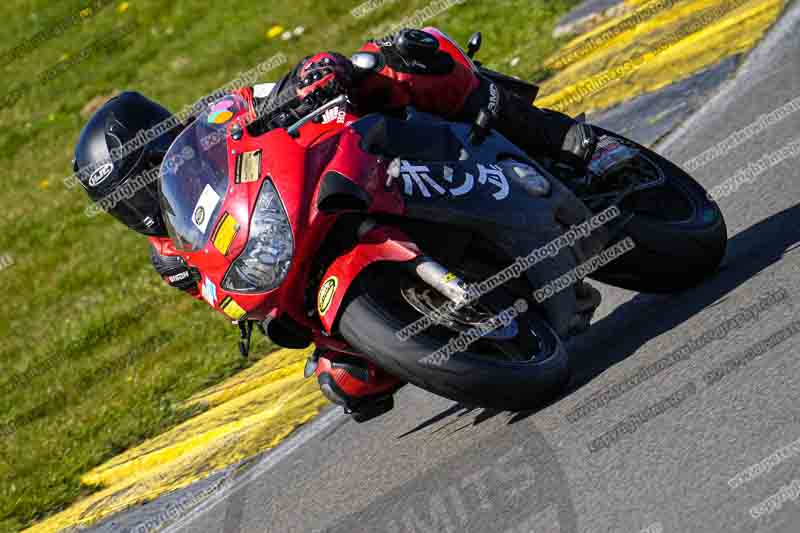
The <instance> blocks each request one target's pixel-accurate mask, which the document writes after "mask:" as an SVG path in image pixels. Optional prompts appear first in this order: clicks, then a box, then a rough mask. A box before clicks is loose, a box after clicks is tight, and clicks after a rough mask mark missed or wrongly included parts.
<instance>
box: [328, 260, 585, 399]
mask: <svg viewBox="0 0 800 533" xmlns="http://www.w3.org/2000/svg"><path fill="white" fill-rule="evenodd" d="M443 303H444V300H443V299H442V297H441V296H439V295H438V293H436V292H434V291H433V290H432V289H430V288H429V287H428V286H427V285H425V284H424V283H422V282H421V281H420V280H419V279H417V278H416V277H415V276H412V275H410V274H409V273H407V271H406V270H405V268H404V266H403V265H397V264H385V263H384V264H377V265H374V266H373V267H371V268H369V269H367V270H366V271H365V272H364V273H363V274H362V275H361V276H360V277H359V278H358V279H357V280H356V282H355V283H354V284H353V287H352V288H351V292H350V294H349V295H348V299H347V301H346V303H345V305H344V307H343V311H342V315H341V318H340V322H339V329H340V331H341V333H342V336H344V338H345V339H346V340H347V341H348V342H349V343H350V344H351V345H352V346H353V347H355V348H357V349H358V350H360V351H361V352H363V353H364V354H367V356H368V357H369V358H370V359H371V360H372V361H373V362H375V363H376V364H377V365H378V366H380V367H382V368H383V369H384V370H386V371H387V372H389V373H391V374H393V375H395V376H396V377H398V378H400V379H402V380H403V381H407V382H410V383H413V384H414V385H417V386H418V387H420V388H423V389H425V390H428V391H430V392H433V393H435V394H438V395H440V396H444V397H447V398H450V399H452V400H455V401H458V402H462V403H465V404H468V405H473V406H481V407H491V408H496V409H508V410H519V409H528V408H533V407H536V406H537V405H540V404H541V403H542V402H544V401H546V400H548V399H550V398H552V397H553V396H554V395H555V394H557V393H558V392H559V391H560V390H561V389H562V388H563V387H564V386H565V385H566V382H567V380H568V378H569V367H568V358H567V352H566V351H565V349H564V347H563V345H562V343H561V341H560V339H559V338H558V337H557V335H556V334H555V333H554V332H553V330H552V329H551V328H550V326H549V325H548V324H547V322H546V321H545V320H544V319H543V318H542V317H541V316H539V315H538V314H537V313H536V312H534V311H524V312H522V313H520V314H518V315H516V316H515V315H514V314H513V313H516V309H515V308H514V307H513V306H514V304H515V303H519V300H518V299H516V298H515V297H514V296H513V295H512V294H511V293H510V292H509V291H508V290H506V289H505V288H503V287H501V288H498V289H496V290H495V291H494V292H493V293H492V294H490V295H487V296H485V297H483V298H481V299H480V300H479V301H478V302H476V303H475V304H473V305H470V306H468V307H466V308H462V309H460V310H458V311H455V312H453V313H451V314H449V315H448V316H447V317H446V318H444V319H442V320H441V321H440V323H439V324H434V325H432V326H431V327H429V328H427V329H426V330H424V331H422V332H420V333H418V334H416V335H413V336H411V337H410V338H407V339H406V340H401V338H400V337H399V336H398V335H397V333H398V332H399V331H400V330H402V329H403V328H405V327H406V326H408V325H409V324H411V323H412V322H414V321H416V320H418V319H420V318H422V317H423V315H424V313H426V312H427V311H428V310H430V309H436V308H439V307H440V305H441V304H443ZM525 307H527V304H526V305H525ZM511 309H515V311H513V312H512V311H510V310H511ZM502 311H507V313H506V315H505V317H506V318H510V320H508V321H507V322H508V323H507V325H505V326H501V327H499V328H497V329H495V330H494V331H492V332H490V333H488V334H486V335H485V336H483V337H482V338H480V339H478V340H476V341H475V342H472V343H471V344H469V345H468V346H467V347H464V349H463V350H462V351H459V352H458V353H453V354H452V355H449V356H448V357H445V358H442V357H438V358H432V357H429V356H431V355H432V354H434V353H435V352H437V350H440V349H441V348H443V347H445V346H447V345H448V342H450V341H451V340H454V339H455V338H457V337H458V336H459V335H467V334H468V332H469V331H470V330H474V328H476V327H477V326H478V325H480V324H486V322H487V320H488V319H490V318H492V317H494V316H497V315H498V314H500V313H501V312H502ZM459 347H463V345H459ZM440 355H441V352H440Z"/></svg>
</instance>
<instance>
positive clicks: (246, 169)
mask: <svg viewBox="0 0 800 533" xmlns="http://www.w3.org/2000/svg"><path fill="white" fill-rule="evenodd" d="M235 176H236V177H235V181H236V183H252V182H254V181H258V180H259V179H260V178H261V150H256V151H254V152H244V153H242V154H239V155H238V156H236V173H235Z"/></svg>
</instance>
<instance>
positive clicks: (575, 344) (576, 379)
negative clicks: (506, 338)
mask: <svg viewBox="0 0 800 533" xmlns="http://www.w3.org/2000/svg"><path fill="white" fill-rule="evenodd" d="M798 243H800V205H795V206H793V207H790V208H788V209H786V210H784V211H781V212H779V213H776V214H774V215H772V216H771V217H769V218H766V219H764V220H762V221H761V222H758V223H757V224H754V225H753V226H750V227H748V228H747V229H745V230H743V231H741V232H740V233H738V234H737V235H736V236H734V237H732V238H731V239H729V241H728V249H727V253H726V255H725V259H724V261H723V263H722V267H721V268H720V270H719V272H717V274H716V275H715V276H714V277H713V278H710V279H709V280H707V281H706V282H705V283H703V284H702V285H700V286H698V287H695V288H693V289H689V290H686V291H684V292H681V293H677V294H670V295H651V294H641V293H640V294H637V295H636V296H635V297H634V298H632V299H630V300H629V301H627V302H625V303H624V304H622V305H620V306H619V307H617V308H616V309H614V310H613V311H612V312H611V313H610V314H609V315H608V316H606V317H604V318H602V319H601V320H598V321H597V322H596V323H594V324H592V326H591V328H589V330H588V331H587V332H586V333H584V334H583V335H581V336H579V337H577V338H575V339H574V340H573V341H572V342H571V343H570V345H569V350H570V365H571V369H572V378H571V380H570V383H569V385H568V387H567V389H566V390H565V392H564V394H563V395H561V397H560V398H558V399H556V400H554V401H553V402H550V403H549V404H548V405H551V404H553V403H557V402H558V401H559V400H561V399H563V398H564V397H566V396H569V395H570V394H572V393H573V392H575V391H577V390H578V389H580V388H581V387H583V386H585V385H587V384H588V383H590V382H591V381H592V380H593V379H594V378H596V377H597V376H599V375H600V374H602V373H603V372H605V371H606V370H608V369H609V368H611V367H612V366H614V365H616V364H617V363H620V362H621V361H624V360H625V359H627V358H629V357H631V356H632V355H634V354H635V353H636V352H637V350H638V349H639V348H640V347H641V346H643V345H644V344H646V343H647V342H648V341H650V340H652V339H654V338H655V337H658V336H659V335H661V334H663V333H665V332H668V331H670V330H672V329H674V328H676V327H678V326H680V325H681V324H682V323H684V322H686V321H687V320H689V319H690V318H692V317H693V316H694V315H696V314H697V313H700V312H702V311H703V310H705V309H707V308H710V307H714V306H716V305H719V304H721V303H723V302H724V301H725V299H726V297H727V296H728V294H729V293H731V292H733V291H734V290H735V289H737V288H738V287H739V286H740V285H742V284H744V283H745V282H747V281H749V280H751V279H753V278H755V277H757V276H758V275H759V274H760V273H762V272H763V271H764V270H766V269H767V268H769V267H770V266H772V265H773V264H775V263H777V262H778V261H780V260H781V259H782V258H783V257H784V256H785V255H787V254H788V253H791V252H793V251H796V250H798V249H800V246H798ZM769 288H775V287H769ZM760 295H761V294H754V295H753V300H755V299H757V298H758V296H760ZM698 335H699V334H698ZM544 407H546V406H542V407H540V408H539V409H535V410H532V411H524V412H519V413H517V414H516V415H515V416H513V417H512V418H511V420H510V421H509V423H511V424H513V423H516V422H519V421H521V420H524V419H525V418H527V417H528V416H531V415H532V414H535V413H536V412H538V411H539V410H541V409H542V408H544Z"/></svg>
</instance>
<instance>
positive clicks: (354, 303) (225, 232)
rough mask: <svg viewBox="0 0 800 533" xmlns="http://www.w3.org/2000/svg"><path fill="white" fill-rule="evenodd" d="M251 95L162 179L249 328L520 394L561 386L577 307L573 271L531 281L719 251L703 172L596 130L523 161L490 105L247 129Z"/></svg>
mask: <svg viewBox="0 0 800 533" xmlns="http://www.w3.org/2000/svg"><path fill="white" fill-rule="evenodd" d="M429 31H430V30H429ZM432 33H434V35H436V37H437V40H438V46H439V47H440V49H441V50H443V51H445V52H447V53H449V54H451V55H452V56H453V57H454V58H455V59H456V60H457V61H460V62H461V63H462V64H464V65H468V66H469V68H472V69H477V70H479V71H480V72H481V73H482V75H484V76H489V77H490V78H492V79H493V80H494V81H495V82H496V83H498V84H502V85H503V86H505V87H507V88H511V89H513V90H515V91H517V92H518V93H519V94H525V95H527V96H528V97H529V98H530V99H531V100H532V99H533V98H534V97H535V94H536V91H537V88H536V87H535V86H533V85H529V84H526V83H524V82H521V81H519V80H517V79H514V78H510V77H506V76H504V75H502V74H499V73H496V72H493V71H490V70H488V69H485V68H483V67H481V66H480V65H479V64H478V63H476V62H473V60H472V55H473V54H474V52H475V51H476V50H477V46H470V54H466V53H464V52H463V51H462V50H461V49H460V48H459V47H458V46H457V45H455V44H454V43H453V42H452V41H451V40H450V39H449V38H448V37H447V36H445V35H444V34H442V33H439V32H432ZM474 43H475V41H473V44H474ZM247 110H248V107H247V104H246V103H245V102H244V101H243V100H242V99H240V98H239V97H237V96H228V97H226V98H224V99H223V100H221V101H219V102H217V103H215V104H213V105H212V106H211V107H210V108H209V109H208V110H207V111H206V112H205V113H204V114H202V115H200V116H199V117H197V119H196V120H195V121H194V122H193V123H192V124H191V125H190V126H188V127H187V128H186V129H185V130H184V131H183V132H182V133H181V134H180V136H179V137H178V138H177V139H176V140H175V142H174V143H173V145H172V146H171V148H170V150H169V152H168V154H167V156H166V158H165V162H164V165H163V166H162V176H161V195H162V206H163V210H164V215H165V218H166V220H167V224H168V227H169V232H170V236H171V237H172V241H173V246H174V248H170V249H168V250H161V251H162V253H169V254H171V255H180V256H182V257H183V258H184V259H185V260H186V262H187V264H188V265H189V266H191V267H194V268H196V269H197V270H198V271H199V273H200V275H201V281H200V286H201V292H202V296H203V298H204V299H205V300H206V301H207V302H208V304H209V305H211V306H212V307H213V308H214V309H216V310H218V311H220V312H222V313H224V314H225V315H226V316H227V317H229V318H231V319H233V320H235V321H237V322H238V323H239V325H240V327H241V329H242V333H243V337H244V338H245V340H246V341H248V340H249V336H250V332H251V331H252V328H253V325H254V324H255V325H257V326H259V327H261V328H262V329H263V331H264V332H265V333H266V334H267V335H268V336H269V337H270V338H272V339H273V340H274V341H275V342H276V343H278V344H280V345H282V346H288V347H296V348H299V347H304V346H308V345H309V344H310V343H312V342H313V343H314V344H316V346H317V348H318V350H335V351H337V352H340V353H344V354H350V355H351V356H353V357H357V358H364V359H367V360H369V361H371V362H372V363H374V364H375V365H377V367H379V368H380V369H382V370H383V371H385V372H386V373H388V374H389V375H391V376H394V377H396V378H398V379H399V380H401V381H402V382H410V383H413V384H415V385H417V386H419V387H421V388H423V389H426V390H428V391H431V392H433V393H435V394H439V395H442V396H445V397H448V398H451V399H453V400H456V401H460V402H464V403H466V404H469V405H477V406H486V407H493V408H499V409H512V410H517V409H526V408H530V407H533V406H536V405H538V404H539V403H540V402H542V401H543V400H545V399H548V398H549V397H552V395H554V394H555V393H557V392H558V391H559V390H560V389H562V387H563V386H564V385H565V384H566V382H567V380H568V377H569V364H568V356H567V352H566V351H565V349H564V346H563V344H562V338H564V337H565V336H567V335H569V334H570V333H571V332H572V331H574V326H575V323H576V320H577V321H578V322H580V318H581V316H582V313H584V312H585V309H581V306H580V299H579V297H578V296H576V292H579V291H580V281H578V282H577V283H578V285H577V288H576V287H571V288H567V289H563V288H560V289H559V290H551V291H550V292H552V294H547V298H539V297H534V295H535V294H538V293H537V291H540V290H541V289H542V287H545V286H548V284H551V283H552V282H553V281H554V280H556V279H560V278H561V277H563V276H564V274H565V273H568V272H570V271H575V269H576V268H577V267H579V266H580V265H581V264H582V263H585V262H586V261H587V260H589V259H590V258H592V257H593V256H595V255H596V254H598V253H601V252H603V250H604V249H606V250H608V249H610V248H611V247H613V246H616V245H619V244H620V243H623V242H633V243H634V244H635V247H634V248H633V249H631V250H629V251H627V253H625V254H623V255H621V256H620V257H619V258H618V259H616V260H614V261H613V262H610V263H608V264H605V265H603V266H602V267H600V268H599V269H596V270H595V271H593V272H592V274H591V275H592V277H593V278H595V279H598V280H601V281H603V282H606V283H610V284H613V285H617V286H620V287H625V288H628V289H633V290H638V291H645V292H669V291H679V290H683V289H685V288H687V287H691V286H693V285H696V284H697V283H699V282H700V281H702V280H703V279H704V278H706V277H707V276H708V275H710V274H711V273H713V272H714V271H715V270H716V269H717V267H718V266H719V264H720V262H721V260H722V257H723V255H724V252H725V247H726V240H727V233H726V229H725V223H724V220H723V217H722V214H721V212H720V210H719V208H718V207H717V205H716V204H715V203H714V202H712V201H711V200H710V199H709V198H708V197H707V194H706V192H705V191H704V190H703V188H702V187H701V186H700V185H699V184H698V183H696V182H695V181H694V180H693V179H692V178H691V177H689V176H688V175H687V174H686V173H685V172H683V171H682V170H681V169H680V168H678V167H677V166H676V165H673V164H672V163H670V162H669V161H667V160H666V159H664V158H662V157H661V156H659V155H657V154H655V153H654V152H652V151H650V150H648V149H646V148H644V147H642V146H639V145H637V144H636V143H634V142H632V141H630V140H627V139H625V138H623V137H620V136H618V135H616V134H614V133H611V132H607V131H604V130H601V129H599V128H596V130H597V132H598V135H599V136H600V139H601V140H600V145H599V148H598V152H597V155H596V156H595V160H594V161H593V163H592V165H591V166H590V173H589V174H587V175H586V176H575V175H574V174H573V173H572V172H573V171H571V170H570V169H568V168H567V167H565V166H563V165H561V164H560V163H559V162H558V161H552V160H548V159H545V158H541V159H538V160H535V159H532V158H531V157H530V156H529V155H527V154H525V153H524V152H523V151H522V150H521V149H519V148H518V147H516V146H515V145H513V144H512V143H511V142H509V141H508V140H507V139H506V138H505V137H503V136H501V135H500V134H498V133H497V132H495V131H493V130H492V129H491V124H489V123H487V120H486V118H487V116H488V114H486V113H482V114H481V116H480V117H479V118H478V120H477V121H476V122H475V124H464V123H455V122H448V121H446V120H443V119H442V118H439V117H436V116H432V115H427V114H424V113H419V112H416V111H415V110H414V109H408V110H407V112H406V113H405V116H390V115H388V114H370V115H367V116H358V115H356V114H354V113H353V110H352V108H351V106H350V105H349V104H348V100H347V98H346V97H345V96H340V97H338V98H336V99H334V100H332V101H330V102H328V103H327V104H325V105H323V106H322V107H320V108H319V109H317V110H316V111H314V112H313V113H311V114H309V115H308V116H305V117H303V118H302V119H301V120H299V121H298V122H297V123H295V124H294V125H292V126H290V127H288V128H285V129H275V130H272V131H269V132H267V133H265V134H262V135H259V136H254V135H251V134H250V132H249V131H248V128H247V115H248V111H247ZM531 127H536V126H535V125H531ZM186 154H190V155H192V157H188V158H187V157H186ZM176 160H180V164H174V161H176ZM609 208H615V209H616V210H617V211H616V212H617V216H614V217H613V220H610V221H608V223H607V224H604V225H603V226H602V227H601V228H597V230H596V231H594V232H593V233H592V235H591V236H589V237H587V238H585V239H580V240H579V241H576V242H570V243H569V244H568V245H564V246H562V247H560V248H559V249H558V252H557V253H554V254H549V255H548V256H547V257H546V258H544V259H542V260H537V261H529V262H528V266H527V267H526V268H524V269H518V271H514V272H513V273H512V275H509V276H506V277H507V278H508V279H505V278H504V279H502V280H500V282H498V283H494V284H490V285H491V287H490V290H476V288H480V287H482V285H481V282H485V281H486V280H487V279H496V275H497V274H498V272H501V271H503V270H504V269H507V268H508V267H509V265H511V264H513V263H514V262H515V261H519V260H520V258H525V257H528V258H530V257H534V255H532V254H533V253H534V252H536V251H537V250H542V249H548V247H552V246H553V243H557V242H559V237H561V236H562V235H563V234H564V233H565V232H566V231H568V230H569V229H570V228H572V227H574V226H576V225H579V224H581V223H584V222H586V221H587V220H588V219H589V218H590V217H592V216H593V215H595V214H598V213H601V212H603V211H604V210H608V209H609ZM168 248H169V247H168ZM493 276H494V277H495V278H493ZM484 285H485V284H484ZM521 302H524V303H525V305H521ZM512 310H515V311H512ZM426 317H427V318H426ZM498 317H500V319H498ZM420 320H422V322H420ZM420 324H422V325H421V326H420ZM487 325H489V326H488V327H487ZM409 326H411V327H410V328H409ZM475 331H478V332H479V334H478V335H475V334H474V332H475ZM454 339H456V340H457V339H462V340H463V342H461V341H459V342H453V341H454ZM443 347H455V348H454V349H451V350H449V351H447V352H446V353H445V352H444V351H442V349H443Z"/></svg>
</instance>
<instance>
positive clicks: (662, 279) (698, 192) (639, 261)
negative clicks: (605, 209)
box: [592, 126, 728, 293]
mask: <svg viewBox="0 0 800 533" xmlns="http://www.w3.org/2000/svg"><path fill="white" fill-rule="evenodd" d="M595 130H596V132H597V134H598V136H599V137H600V138H601V142H602V139H603V138H606V139H609V138H610V139H612V140H614V141H617V142H619V143H621V144H624V145H627V146H630V147H632V148H635V149H637V150H639V152H640V155H639V156H638V160H637V161H636V163H637V164H638V168H639V172H640V173H641V174H643V176H640V177H642V178H644V179H645V180H646V179H653V180H655V183H657V185H655V186H653V187H650V188H644V189H642V190H638V191H636V192H633V193H631V194H629V195H628V196H626V197H625V198H624V199H623V200H622V202H621V203H620V205H619V208H620V211H621V212H622V217H623V218H625V217H628V218H629V220H628V221H627V223H626V224H625V226H624V230H623V232H622V233H621V234H620V235H618V236H617V237H616V238H615V239H614V241H612V242H611V243H609V247H610V246H613V245H614V244H616V243H617V242H619V241H621V240H623V239H625V238H626V237H630V238H631V239H633V242H634V243H635V244H636V247H635V248H634V249H633V250H631V251H629V252H627V253H626V254H624V255H622V256H621V257H619V258H618V259H616V260H615V261H613V262H612V263H610V264H608V265H606V266H605V267H603V268H601V269H600V270H598V271H597V272H596V273H595V274H594V275H592V277H593V278H594V279H597V280H598V281H602V282H603V283H608V284H609V285H615V286H617V287H622V288H625V289H629V290H634V291H640V292H650V293H669V292H678V291H682V290H685V289H688V288H691V287H693V286H695V285H698V284H699V283H701V282H702V281H704V280H705V279H707V278H708V277H709V276H711V275H713V274H714V272H716V271H717V270H718V268H719V265H720V264H721V263H722V260H723V258H724V256H725V249H726V246H727V242H728V232H727V228H726V226H725V219H724V218H723V216H722V212H721V211H720V209H719V206H718V205H717V204H716V203H715V202H714V201H712V200H710V199H709V198H708V195H707V193H706V191H705V189H704V188H703V187H702V186H701V185H700V184H699V183H697V181H695V180H694V179H693V178H692V177H691V176H689V175H688V174H687V173H686V172H684V171H683V170H682V169H681V168H680V167H678V166H677V165H675V164H674V163H672V162H671V161H669V160H667V159H666V158H664V157H661V156H660V155H658V154H657V153H655V152H653V151H651V150H648V149H647V148H645V147H643V146H641V145H638V144H636V143H634V142H633V141H630V140H628V139H625V138H624V137H621V136H619V135H616V134H614V133H611V132H608V131H605V130H603V129H601V128H597V127H596V126H595ZM629 177H630V176H629Z"/></svg>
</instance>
